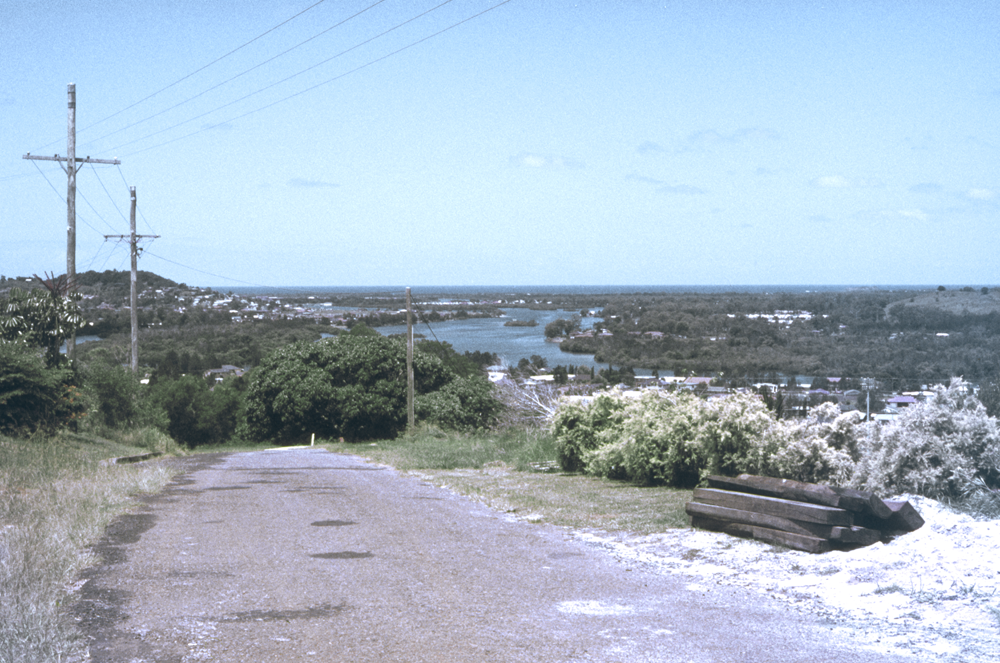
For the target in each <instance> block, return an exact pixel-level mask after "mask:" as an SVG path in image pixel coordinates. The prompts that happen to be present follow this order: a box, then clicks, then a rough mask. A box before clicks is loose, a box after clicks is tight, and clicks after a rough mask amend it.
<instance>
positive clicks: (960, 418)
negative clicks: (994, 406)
mask: <svg viewBox="0 0 1000 663" xmlns="http://www.w3.org/2000/svg"><path fill="white" fill-rule="evenodd" d="M851 483H852V484H853V485H855V486H857V487H859V488H863V489H865V490H870V491H873V492H876V493H903V492H907V493H914V494H918V495H924V496H926V497H931V498H934V499H942V498H957V497H961V496H962V495H963V494H965V493H966V492H968V490H969V489H970V488H971V487H973V486H976V485H979V486H982V487H984V488H985V489H992V490H996V489H997V488H1000V431H998V429H997V421H996V419H994V418H992V417H990V416H989V415H988V414H987V413H986V409H985V408H984V407H983V406H982V404H981V403H980V402H979V401H978V400H977V399H976V398H975V396H973V395H972V390H971V388H970V386H969V384H968V383H967V382H964V381H963V380H962V379H960V378H954V379H952V381H951V384H950V385H949V386H948V387H937V388H935V390H934V396H933V397H932V398H931V399H930V400H929V401H928V402H926V403H921V404H918V405H914V406H911V407H909V408H907V409H906V410H904V411H903V413H902V414H900V416H899V418H898V419H897V420H896V421H894V422H892V423H891V424H889V425H888V426H885V427H883V428H878V427H876V428H874V430H872V431H871V436H870V438H869V439H866V440H865V441H864V442H863V444H862V445H861V454H860V461H859V462H858V465H857V468H856V471H855V474H854V476H853V478H852V480H851Z"/></svg>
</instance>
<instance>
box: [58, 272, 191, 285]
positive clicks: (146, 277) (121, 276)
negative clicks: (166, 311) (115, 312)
mask: <svg viewBox="0 0 1000 663" xmlns="http://www.w3.org/2000/svg"><path fill="white" fill-rule="evenodd" d="M136 278H137V280H138V282H139V285H140V287H142V288H154V289H162V288H176V287H177V285H178V284H177V283H175V282H174V281H171V280H170V279H167V278H164V277H162V276H159V275H158V274H154V273H152V272H144V271H142V270H139V271H138V272H137V273H136ZM130 279H131V272H127V271H121V272H119V271H118V270H115V269H108V270H105V271H103V272H95V271H93V270H91V271H87V272H83V273H82V274H77V275H76V284H77V285H78V286H80V287H91V288H97V289H100V288H118V287H124V288H128V287H130V285H131V283H130Z"/></svg>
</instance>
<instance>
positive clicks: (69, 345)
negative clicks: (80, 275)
mask: <svg viewBox="0 0 1000 663" xmlns="http://www.w3.org/2000/svg"><path fill="white" fill-rule="evenodd" d="M67 92H68V95H69V127H68V129H67V132H66V133H67V136H66V156H65V157H61V156H59V155H58V154H56V155H54V156H51V157H39V156H34V155H32V154H31V152H28V153H27V154H25V155H24V157H22V158H24V159H31V160H35V161H58V162H60V163H59V165H60V166H62V169H63V170H64V171H66V175H67V176H68V177H69V181H68V183H67V185H66V281H67V283H68V286H69V290H68V291H67V294H69V293H72V292H75V291H76V171H78V170H80V166H79V165H78V164H84V163H107V164H112V165H118V164H120V163H121V161H119V160H118V159H91V158H90V157H89V156H88V157H86V158H84V159H77V158H76V84H75V83H70V84H69V86H68V89H67ZM63 161H65V162H66V165H65V166H63V165H62V162H63ZM66 356H67V357H68V358H69V359H70V360H72V359H73V358H74V357H75V356H76V330H75V329H74V330H73V335H72V336H70V337H69V338H68V339H66Z"/></svg>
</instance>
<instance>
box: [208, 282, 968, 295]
mask: <svg viewBox="0 0 1000 663" xmlns="http://www.w3.org/2000/svg"><path fill="white" fill-rule="evenodd" d="M209 287H211V288H212V289H213V290H215V291H217V292H232V293H234V294H239V295H283V296H292V297H295V296H302V297H304V296H308V295H338V294H342V295H347V294H364V295H368V296H378V295H383V296H385V295H400V294H402V293H405V292H406V288H407V287H409V288H410V291H411V293H412V294H413V295H414V296H421V295H424V296H426V295H453V296H461V297H472V296H477V295H479V296H482V295H508V296H510V295H631V294H684V293H693V294H722V293H734V294H735V293H748V294H770V293H778V292H787V293H798V294H804V293H812V292H852V291H858V290H866V291H872V290H878V291H886V292H893V291H914V290H934V289H936V288H937V287H939V286H938V285H847V284H845V285H451V286H447V285H436V286H419V285H414V286H390V285H385V286H263V285H259V286H219V287H216V286H209ZM962 287H966V286H963V285H947V284H946V285H945V288H947V289H948V290H952V289H959V288H962ZM979 287H982V286H980V285H977V286H976V288H977V289H978V288H979Z"/></svg>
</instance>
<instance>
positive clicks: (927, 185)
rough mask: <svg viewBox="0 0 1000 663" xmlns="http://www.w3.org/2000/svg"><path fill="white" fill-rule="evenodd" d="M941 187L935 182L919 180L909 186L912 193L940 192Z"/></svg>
mask: <svg viewBox="0 0 1000 663" xmlns="http://www.w3.org/2000/svg"><path fill="white" fill-rule="evenodd" d="M943 189H944V187H943V186H941V185H940V184H938V183H936V182H920V183H919V184H914V185H913V186H911V187H910V191H911V192H912V193H940V192H941V191H942V190H943Z"/></svg>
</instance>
